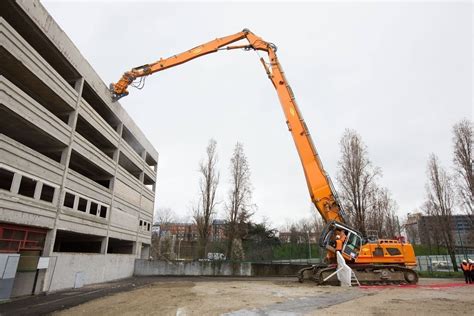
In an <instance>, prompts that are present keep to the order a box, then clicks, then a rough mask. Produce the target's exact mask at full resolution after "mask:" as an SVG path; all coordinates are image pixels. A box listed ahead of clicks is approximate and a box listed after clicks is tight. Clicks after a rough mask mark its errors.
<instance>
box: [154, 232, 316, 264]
mask: <svg viewBox="0 0 474 316" xmlns="http://www.w3.org/2000/svg"><path fill="white" fill-rule="evenodd" d="M228 247H229V244H228V242H227V241H209V242H208V244H207V246H206V248H205V250H204V253H205V256H204V257H203V256H200V251H199V250H200V245H199V242H198V241H185V240H179V239H176V238H168V239H166V238H161V239H155V240H153V242H152V253H151V256H152V258H153V259H161V260H172V261H173V260H180V261H182V260H227V261H229V260H233V261H245V262H275V263H276V262H278V263H301V264H306V263H307V264H314V263H318V262H320V261H321V254H322V252H321V250H320V248H319V246H318V245H317V244H308V243H306V244H304V243H297V244H295V243H275V242H273V243H271V242H256V241H243V242H242V246H241V249H240V251H239V256H234V257H233V258H232V257H231V256H229V255H228V254H229V249H228Z"/></svg>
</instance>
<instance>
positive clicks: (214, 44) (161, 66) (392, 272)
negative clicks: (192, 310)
mask: <svg viewBox="0 0 474 316" xmlns="http://www.w3.org/2000/svg"><path fill="white" fill-rule="evenodd" d="M240 40H247V41H248V43H245V44H244V45H233V46H229V44H232V43H234V42H237V41H240ZM232 49H244V50H256V51H263V52H266V53H267V54H268V58H269V62H267V61H265V59H264V58H262V57H261V58H260V61H261V63H262V65H263V67H264V69H265V72H266V73H267V75H268V78H269V79H270V81H271V82H272V84H273V86H274V88H275V89H276V91H277V94H278V97H279V99H280V104H281V106H282V108H283V112H284V114H285V118H286V124H287V125H288V129H289V131H290V132H291V136H292V137H293V140H294V142H295V145H296V150H297V151H298V155H299V157H300V160H301V164H302V165H303V170H304V175H305V177H306V182H307V185H308V190H309V194H310V196H311V200H312V202H313V203H314V205H315V206H316V209H317V210H318V212H319V213H320V214H321V216H322V217H323V219H324V221H325V223H326V226H325V228H324V229H323V232H322V234H321V237H320V240H319V245H320V246H321V247H322V248H324V249H326V250H327V257H326V262H325V263H321V264H318V265H313V266H309V267H305V268H303V269H301V270H300V271H299V273H298V279H299V280H300V281H303V280H304V279H312V280H314V281H316V282H317V283H319V284H326V283H331V282H334V281H337V280H335V277H331V275H334V272H335V271H336V269H337V266H336V264H335V257H336V256H335V253H336V240H338V246H337V247H338V249H337V251H341V254H342V256H343V258H344V259H345V261H346V263H347V264H348V265H349V266H350V267H351V268H352V270H353V271H354V272H355V274H356V277H357V279H358V280H359V282H360V283H365V284H374V283H417V282H418V275H417V274H416V272H415V271H414V270H413V269H412V268H413V267H414V266H416V258H415V254H414V251H413V247H412V245H411V244H409V243H405V242H402V241H400V240H389V239H378V238H370V237H369V238H366V237H364V236H362V234H361V233H360V232H358V231H357V230H356V229H354V228H352V227H350V226H349V225H348V224H347V219H346V215H345V213H344V211H343V209H342V207H341V204H340V203H339V202H338V198H337V194H336V190H335V189H334V187H333V185H332V182H331V179H330V178H329V176H328V174H327V173H326V172H325V170H324V168H323V165H322V163H321V161H320V159H319V155H318V153H317V151H316V148H315V147H314V144H313V141H312V139H311V136H310V133H309V130H308V127H307V126H306V123H305V121H304V120H303V117H302V115H301V112H300V110H299V109H298V106H297V104H296V101H295V97H294V95H293V92H292V90H291V87H290V85H289V84H288V81H287V80H286V78H285V75H284V72H283V70H282V67H281V64H280V63H279V61H278V58H277V55H276V51H277V47H276V46H275V45H274V44H272V43H269V42H266V41H264V40H262V38H260V37H258V36H256V35H255V34H253V33H252V32H250V31H249V30H248V29H244V30H243V31H242V32H239V33H236V34H234V35H230V36H226V37H222V38H217V39H215V40H212V41H210V42H208V43H205V44H202V45H199V46H196V47H194V48H192V49H190V50H188V51H186V52H183V53H181V54H178V55H174V56H171V57H169V58H166V59H160V60H158V61H156V62H154V63H151V64H146V65H142V66H139V67H136V68H132V69H131V70H130V71H127V72H125V73H124V74H123V75H122V77H121V78H120V80H119V81H118V82H117V83H115V84H111V85H110V92H111V94H112V99H113V100H114V101H116V100H118V99H120V98H122V97H124V96H126V95H128V91H127V88H128V87H129V86H133V87H139V88H140V87H142V86H143V84H144V79H145V77H146V76H149V75H151V74H154V73H156V72H159V71H163V70H166V69H168V68H171V67H174V66H177V65H180V64H183V63H186V62H188V61H190V60H193V59H195V58H198V57H201V56H204V55H207V54H210V53H215V52H218V51H220V50H232ZM341 241H342V242H341Z"/></svg>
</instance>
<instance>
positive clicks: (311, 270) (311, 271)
mask: <svg viewBox="0 0 474 316" xmlns="http://www.w3.org/2000/svg"><path fill="white" fill-rule="evenodd" d="M327 267H328V265H327V264H315V265H312V266H310V267H306V268H303V269H301V270H299V271H298V275H297V277H298V282H300V283H303V282H304V281H305V280H311V281H315V282H318V279H316V275H317V273H318V271H319V270H321V269H324V268H327Z"/></svg>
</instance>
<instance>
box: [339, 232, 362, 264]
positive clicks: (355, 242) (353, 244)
mask: <svg viewBox="0 0 474 316" xmlns="http://www.w3.org/2000/svg"><path fill="white" fill-rule="evenodd" d="M361 244H362V238H361V237H360V236H359V235H358V234H356V233H354V232H349V233H348V235H347V237H346V243H345V244H344V246H343V248H342V251H343V252H344V253H345V254H346V255H348V256H350V257H351V258H353V259H355V258H357V255H358V254H359V250H360V246H361Z"/></svg>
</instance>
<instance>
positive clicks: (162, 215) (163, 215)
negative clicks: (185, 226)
mask: <svg viewBox="0 0 474 316" xmlns="http://www.w3.org/2000/svg"><path fill="white" fill-rule="evenodd" d="M175 218H176V215H175V214H174V212H173V211H172V210H171V208H168V207H165V208H159V209H157V210H156V212H155V218H154V223H155V225H159V227H160V229H159V233H158V234H153V235H152V238H151V256H152V257H153V258H163V255H165V254H169V253H170V249H171V242H170V240H169V238H170V236H164V234H163V232H164V231H166V230H167V228H168V227H169V225H170V224H171V223H172V222H173V221H174V220H175Z"/></svg>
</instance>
